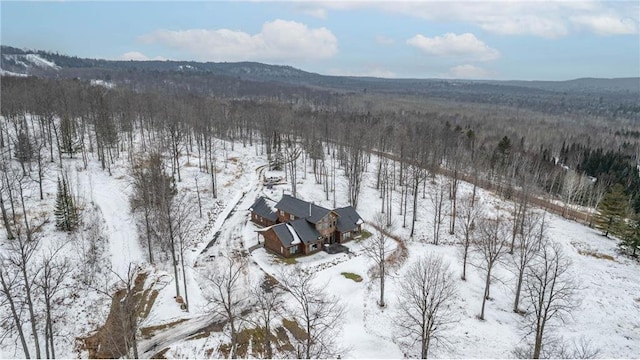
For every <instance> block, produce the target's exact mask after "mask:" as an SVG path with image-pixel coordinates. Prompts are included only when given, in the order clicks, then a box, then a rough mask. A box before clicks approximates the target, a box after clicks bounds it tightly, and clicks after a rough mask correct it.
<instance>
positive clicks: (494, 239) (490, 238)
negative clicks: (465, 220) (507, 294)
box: [475, 217, 508, 320]
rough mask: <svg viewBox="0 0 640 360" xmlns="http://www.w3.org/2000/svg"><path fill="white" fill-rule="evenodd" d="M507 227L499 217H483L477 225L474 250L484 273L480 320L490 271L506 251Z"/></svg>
mask: <svg viewBox="0 0 640 360" xmlns="http://www.w3.org/2000/svg"><path fill="white" fill-rule="evenodd" d="M507 234H508V229H507V228H506V226H505V223H504V221H503V220H502V219H501V218H500V217H496V218H494V219H483V220H482V221H480V222H479V225H478V238H477V241H476V243H475V250H476V252H478V253H479V254H480V256H481V261H482V263H481V265H480V267H481V268H482V270H484V272H485V273H486V278H485V285H484V295H483V296H482V309H481V310H480V320H484V307H485V304H486V302H487V300H488V299H489V290H490V286H491V271H492V270H493V267H494V266H495V265H496V264H497V263H498V261H499V260H500V258H502V256H503V255H504V254H505V253H506V252H507V250H508V245H506V242H505V239H506V238H507Z"/></svg>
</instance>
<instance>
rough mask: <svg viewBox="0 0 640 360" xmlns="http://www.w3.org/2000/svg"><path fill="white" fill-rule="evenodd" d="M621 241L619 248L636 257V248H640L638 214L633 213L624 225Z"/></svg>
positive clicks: (639, 218) (639, 219) (639, 221)
mask: <svg viewBox="0 0 640 360" xmlns="http://www.w3.org/2000/svg"><path fill="white" fill-rule="evenodd" d="M621 238H622V242H621V243H620V248H621V249H622V250H623V251H626V252H627V253H630V254H631V256H633V257H636V256H637V252H638V248H640V216H639V215H635V216H634V218H633V219H632V220H631V221H630V222H629V224H628V225H627V226H626V228H625V231H624V233H623V234H622V236H621Z"/></svg>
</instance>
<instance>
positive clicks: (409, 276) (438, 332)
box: [395, 255, 457, 359]
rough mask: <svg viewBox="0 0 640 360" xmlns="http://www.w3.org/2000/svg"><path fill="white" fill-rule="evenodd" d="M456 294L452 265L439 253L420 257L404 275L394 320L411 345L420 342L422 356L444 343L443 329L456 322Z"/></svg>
mask: <svg viewBox="0 0 640 360" xmlns="http://www.w3.org/2000/svg"><path fill="white" fill-rule="evenodd" d="M456 294H457V289H456V283H455V281H454V278H453V274H452V273H451V271H449V265H448V264H447V263H445V262H444V261H443V260H442V258H441V257H439V256H435V255H428V256H427V257H424V258H421V259H420V260H418V262H416V263H415V264H413V265H412V266H411V267H410V268H409V270H408V271H407V273H406V274H405V275H404V276H403V278H402V281H401V282H400V293H399V295H398V303H399V306H398V316H397V318H396V319H395V323H396V326H397V327H398V329H399V331H400V334H401V335H402V336H404V337H406V338H407V339H409V340H410V342H411V345H413V344H415V343H420V357H421V358H422V359H426V358H427V356H428V355H429V351H430V349H432V346H433V345H439V344H443V343H444V341H445V339H444V337H443V336H442V335H443V332H444V331H445V330H446V329H447V327H448V326H449V325H450V324H452V323H454V322H456V321H457V318H456V316H455V314H454V309H453V305H454V303H455V298H456Z"/></svg>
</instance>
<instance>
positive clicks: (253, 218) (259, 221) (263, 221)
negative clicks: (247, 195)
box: [251, 212, 275, 227]
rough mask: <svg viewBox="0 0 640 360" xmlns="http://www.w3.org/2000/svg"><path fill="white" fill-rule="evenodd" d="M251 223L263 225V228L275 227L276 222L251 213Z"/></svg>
mask: <svg viewBox="0 0 640 360" xmlns="http://www.w3.org/2000/svg"><path fill="white" fill-rule="evenodd" d="M251 221H252V222H253V223H255V224H258V225H262V226H265V227H266V226H271V225H275V221H271V220H269V219H265V218H263V217H262V216H260V215H258V214H256V213H254V212H252V213H251Z"/></svg>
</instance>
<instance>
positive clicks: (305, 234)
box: [289, 219, 322, 244]
mask: <svg viewBox="0 0 640 360" xmlns="http://www.w3.org/2000/svg"><path fill="white" fill-rule="evenodd" d="M289 224H290V225H291V227H293V229H294V230H295V231H296V233H298V236H299V237H300V240H302V242H303V243H305V244H308V243H312V242H316V241H318V240H319V239H321V238H322V235H320V233H319V232H318V230H316V228H315V227H314V226H312V225H311V224H309V223H308V222H307V220H305V219H296V220H293V221H292V222H290V223H289Z"/></svg>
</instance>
